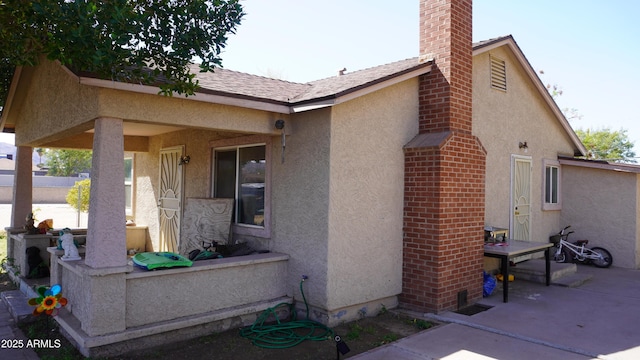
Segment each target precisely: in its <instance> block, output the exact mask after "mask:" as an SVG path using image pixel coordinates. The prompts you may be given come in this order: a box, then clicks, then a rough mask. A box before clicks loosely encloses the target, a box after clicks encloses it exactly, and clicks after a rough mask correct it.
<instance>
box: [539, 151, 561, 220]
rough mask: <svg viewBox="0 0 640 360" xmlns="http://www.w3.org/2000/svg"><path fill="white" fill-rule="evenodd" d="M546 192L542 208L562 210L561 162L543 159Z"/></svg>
mask: <svg viewBox="0 0 640 360" xmlns="http://www.w3.org/2000/svg"><path fill="white" fill-rule="evenodd" d="M543 165H544V192H543V194H542V195H543V199H542V200H543V201H542V210H560V209H561V207H562V201H561V192H560V180H561V178H560V175H561V172H560V163H559V162H558V161H555V160H543Z"/></svg>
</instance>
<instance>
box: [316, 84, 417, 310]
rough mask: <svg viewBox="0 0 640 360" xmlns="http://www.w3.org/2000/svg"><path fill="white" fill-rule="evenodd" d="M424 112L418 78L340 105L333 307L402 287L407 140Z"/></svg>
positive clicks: (334, 171) (333, 176) (335, 131)
mask: <svg viewBox="0 0 640 360" xmlns="http://www.w3.org/2000/svg"><path fill="white" fill-rule="evenodd" d="M417 118H418V80H417V79H412V80H409V81H405V82H402V83H400V84H397V85H394V86H392V87H389V88H385V89H383V90H380V91H377V92H375V93H372V94H370V95H368V96H366V97H362V98H357V99H355V100H352V101H349V102H346V103H344V104H341V105H338V106H335V107H334V108H333V111H332V120H331V162H330V163H331V172H330V189H329V195H330V202H329V234H328V235H329V243H328V246H329V257H328V260H329V263H328V270H327V271H328V278H329V283H328V286H327V291H328V304H327V306H328V307H329V309H339V308H341V307H345V306H348V305H354V304H357V303H358V302H360V303H363V302H366V301H372V300H376V299H380V298H383V297H385V296H395V295H398V294H399V293H400V292H401V290H402V239H403V234H402V224H403V206H404V180H403V179H404V152H403V147H404V145H405V144H406V143H408V142H409V141H410V140H411V139H412V138H413V137H414V136H415V135H416V134H417V133H418V121H417ZM364 310H365V311H367V312H368V313H373V312H374V311H376V310H375V309H364ZM346 316H352V317H353V314H346Z"/></svg>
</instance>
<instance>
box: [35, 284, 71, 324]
mask: <svg viewBox="0 0 640 360" xmlns="http://www.w3.org/2000/svg"><path fill="white" fill-rule="evenodd" d="M61 291H62V286H60V285H58V284H56V285H53V286H52V287H51V288H50V289H49V288H47V287H46V286H39V287H38V289H37V290H36V292H37V293H38V295H40V296H38V297H37V298H31V299H29V301H28V303H29V305H31V306H35V307H36V308H35V309H34V310H33V315H35V316H38V315H40V314H42V313H43V312H44V313H46V314H47V315H51V316H56V315H57V314H58V309H60V308H61V307H63V306H65V305H67V299H66V298H63V297H62V294H61Z"/></svg>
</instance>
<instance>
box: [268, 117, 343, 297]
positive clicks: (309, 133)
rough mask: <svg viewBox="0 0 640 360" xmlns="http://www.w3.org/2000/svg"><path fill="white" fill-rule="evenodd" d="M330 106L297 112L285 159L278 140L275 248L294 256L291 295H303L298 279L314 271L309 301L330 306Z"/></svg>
mask: <svg viewBox="0 0 640 360" xmlns="http://www.w3.org/2000/svg"><path fill="white" fill-rule="evenodd" d="M330 114H331V111H330V109H319V110H315V111H310V112H304V113H300V114H296V115H295V116H293V118H292V120H291V121H289V122H288V123H287V124H286V125H285V126H291V128H292V135H291V136H288V137H287V140H286V150H285V161H284V163H282V162H281V154H282V152H281V151H282V150H281V144H280V140H279V139H276V140H274V145H273V147H274V150H273V161H272V164H271V170H272V192H271V196H272V197H271V199H272V201H271V205H272V208H271V215H272V230H271V244H270V248H271V249H272V250H273V251H277V252H282V253H286V254H289V255H290V256H291V258H290V260H289V263H288V266H289V274H288V277H287V278H286V281H287V285H288V290H289V295H292V294H294V295H295V296H296V298H297V299H300V298H301V295H300V290H299V286H298V285H299V282H300V278H301V276H302V275H307V276H309V280H307V281H305V283H304V291H305V296H306V298H307V301H308V302H309V305H310V306H311V307H312V308H314V307H316V308H320V309H326V308H327V307H326V304H327V301H328V295H327V291H326V284H327V281H328V272H327V266H328V264H327V262H328V254H327V238H328V217H329V198H328V193H329V161H330V158H329V155H330V126H331V120H330Z"/></svg>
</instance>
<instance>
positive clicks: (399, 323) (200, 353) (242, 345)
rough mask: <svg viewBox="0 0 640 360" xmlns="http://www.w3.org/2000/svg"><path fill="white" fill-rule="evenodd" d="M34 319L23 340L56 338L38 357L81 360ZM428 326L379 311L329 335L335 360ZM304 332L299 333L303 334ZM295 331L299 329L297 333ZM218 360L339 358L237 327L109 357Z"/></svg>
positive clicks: (50, 324) (1, 278) (5, 281)
mask: <svg viewBox="0 0 640 360" xmlns="http://www.w3.org/2000/svg"><path fill="white" fill-rule="evenodd" d="M13 289H15V286H14V285H13V284H12V283H11V281H10V279H9V276H8V275H7V274H4V273H0V292H2V291H6V290H13ZM36 320H37V321H35V322H32V323H28V324H22V325H20V328H21V329H22V331H23V332H24V334H25V335H26V336H27V337H28V338H32V339H52V340H55V339H60V340H61V341H62V348H61V349H49V350H48V349H39V350H38V351H37V353H38V356H40V358H41V359H45V360H46V359H50V360H59V359H67V360H75V359H84V357H83V356H82V355H81V354H80V353H79V352H78V351H77V350H76V349H75V348H74V347H73V346H72V345H71V344H70V343H69V342H67V341H66V339H65V338H64V336H62V335H61V334H60V333H59V332H58V331H57V330H56V324H55V322H54V321H51V320H50V319H47V317H46V316H40V317H38V318H37V319H36ZM436 325H437V324H433V323H430V322H427V321H424V320H417V319H414V318H412V317H410V316H408V315H406V314H402V313H399V312H396V311H393V310H390V311H383V312H382V313H381V314H378V315H377V316H374V317H366V318H362V319H360V320H357V321H353V322H350V323H346V324H342V325H340V326H337V327H334V328H333V329H332V330H333V332H334V334H336V335H339V336H340V337H341V338H342V340H343V341H344V342H345V343H346V344H347V346H348V348H349V350H350V351H349V352H348V353H346V354H344V355H343V354H341V355H340V357H339V358H340V359H347V358H349V357H351V356H354V355H356V354H359V353H362V352H365V351H368V350H370V349H373V348H375V347H378V346H381V345H384V344H387V343H390V342H393V341H396V340H398V339H401V338H403V337H406V336H409V335H412V334H415V333H417V332H420V331H424V330H427V329H430V328H433V327H434V326H436ZM306 331H307V330H302V332H303V333H304V332H306ZM297 332H300V331H297ZM315 335H318V336H319V335H325V333H324V331H320V330H316V333H315ZM213 358H215V359H217V360H246V359H252V360H281V359H296V360H298V359H301V360H304V359H309V360H323V359H327V360H333V359H338V352H337V348H336V342H335V341H334V339H333V338H329V336H327V339H326V340H322V341H309V340H305V341H303V342H302V343H300V344H298V345H296V346H293V347H291V348H286V349H268V348H263V347H259V346H255V345H252V343H251V341H250V340H249V339H247V338H244V337H242V336H241V335H240V330H239V329H234V330H229V331H226V332H223V333H219V334H211V335H207V336H203V337H200V338H197V339H193V340H189V341H184V342H180V343H175V344H171V345H166V346H161V347H157V348H152V349H147V350H145V351H141V352H138V353H131V354H127V355H126V356H118V357H113V359H117V360H134V359H135V360H139V359H149V360H151V359H153V360H182V359H213Z"/></svg>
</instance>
